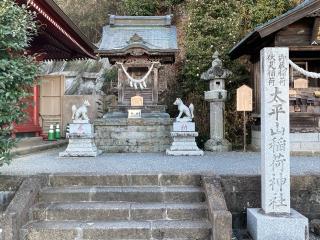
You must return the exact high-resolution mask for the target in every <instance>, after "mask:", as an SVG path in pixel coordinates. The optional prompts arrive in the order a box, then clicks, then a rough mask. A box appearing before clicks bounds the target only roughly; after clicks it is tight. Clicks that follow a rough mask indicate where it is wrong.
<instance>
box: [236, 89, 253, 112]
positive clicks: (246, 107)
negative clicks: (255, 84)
mask: <svg viewBox="0 0 320 240" xmlns="http://www.w3.org/2000/svg"><path fill="white" fill-rule="evenodd" d="M237 111H239V112H252V89H251V88H250V87H248V86H247V85H242V86H241V87H239V88H238V89H237Z"/></svg>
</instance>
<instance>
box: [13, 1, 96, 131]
mask: <svg viewBox="0 0 320 240" xmlns="http://www.w3.org/2000/svg"><path fill="white" fill-rule="evenodd" d="M15 1H16V3H17V4H20V5H22V4H26V5H28V7H29V9H30V10H31V11H33V12H35V13H36V19H35V20H36V21H38V22H39V29H38V35H37V36H36V37H35V38H34V39H33V41H32V42H31V43H30V47H29V49H28V54H30V55H35V56H36V59H37V60H38V61H45V60H73V59H87V58H96V56H95V53H94V50H95V48H96V47H95V46H94V45H93V44H92V43H91V42H90V41H89V40H88V38H87V37H86V36H85V35H84V34H83V33H82V32H81V31H80V29H79V28H78V27H77V26H76V25H75V24H74V23H73V22H72V21H71V19H70V18H69V17H68V16H67V15H66V14H65V13H64V12H63V11H62V10H61V9H60V8H59V6H58V5H57V4H56V3H55V2H54V1H53V0H15ZM32 92H33V97H32V99H30V100H31V103H30V106H29V107H28V109H27V110H26V111H27V114H28V118H27V120H26V121H25V123H23V124H20V125H18V126H16V127H15V130H14V135H16V134H22V135H24V134H27V135H28V136H32V135H35V136H38V135H39V134H41V132H42V128H41V126H40V123H39V110H40V107H41V106H40V99H39V96H40V87H39V86H34V88H33V90H32Z"/></svg>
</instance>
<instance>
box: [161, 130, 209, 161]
mask: <svg viewBox="0 0 320 240" xmlns="http://www.w3.org/2000/svg"><path fill="white" fill-rule="evenodd" d="M197 136H198V133H197V132H171V137H173V142H172V144H171V146H170V148H169V149H167V150H166V154H167V155H171V156H203V151H202V150H200V149H199V148H198V146H197V143H196V139H195V138H196V137H197Z"/></svg>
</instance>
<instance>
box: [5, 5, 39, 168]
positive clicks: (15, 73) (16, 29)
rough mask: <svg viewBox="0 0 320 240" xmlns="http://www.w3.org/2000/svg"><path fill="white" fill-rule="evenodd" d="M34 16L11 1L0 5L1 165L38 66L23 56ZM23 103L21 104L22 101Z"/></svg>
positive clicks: (10, 143)
mask: <svg viewBox="0 0 320 240" xmlns="http://www.w3.org/2000/svg"><path fill="white" fill-rule="evenodd" d="M33 19H34V14H33V13H31V12H30V11H28V10H27V7H26V6H22V7H20V6H18V5H16V4H15V3H14V1H12V0H2V1H1V2H0V166H2V165H3V164H5V163H7V164H8V163H9V162H10V149H11V148H12V147H13V146H14V144H15V140H14V139H13V138H12V137H11V133H12V130H13V126H14V123H19V122H21V121H22V120H23V119H24V115H25V114H24V112H23V109H25V107H26V106H27V102H26V101H25V100H24V99H26V97H28V96H29V90H30V88H31V87H32V86H33V84H34V81H35V75H36V72H37V69H38V68H37V64H36V63H35V61H34V59H33V58H32V57H28V56H25V55H24V53H25V49H26V48H27V47H28V46H29V42H30V40H31V39H32V36H34V35H35V33H36V23H35V22H34V21H33ZM23 100H24V101H23Z"/></svg>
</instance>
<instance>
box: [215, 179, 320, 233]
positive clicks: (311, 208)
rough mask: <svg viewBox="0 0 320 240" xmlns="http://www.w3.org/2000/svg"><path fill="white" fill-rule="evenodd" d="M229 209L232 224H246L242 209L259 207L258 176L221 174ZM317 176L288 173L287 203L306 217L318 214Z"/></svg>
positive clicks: (318, 192) (311, 217) (244, 210)
mask: <svg viewBox="0 0 320 240" xmlns="http://www.w3.org/2000/svg"><path fill="white" fill-rule="evenodd" d="M221 185H222V190H223V192H224V196H225V199H226V202H227V206H228V210H229V211H230V212H231V213H232V224H233V228H245V227H246V209H247V208H260V207H261V179H260V176H221ZM319 186H320V176H291V207H292V208H294V209H295V210H297V211H298V212H300V213H301V214H303V215H304V216H306V217H307V218H309V220H312V219H316V218H318V219H319V218H320V187H319Z"/></svg>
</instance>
